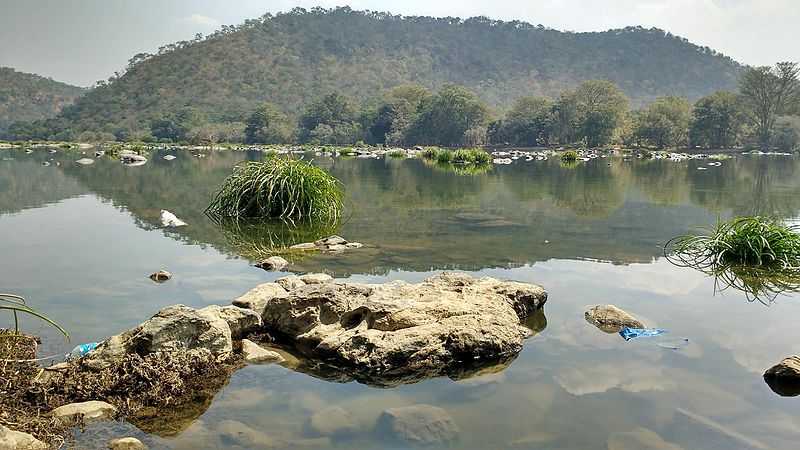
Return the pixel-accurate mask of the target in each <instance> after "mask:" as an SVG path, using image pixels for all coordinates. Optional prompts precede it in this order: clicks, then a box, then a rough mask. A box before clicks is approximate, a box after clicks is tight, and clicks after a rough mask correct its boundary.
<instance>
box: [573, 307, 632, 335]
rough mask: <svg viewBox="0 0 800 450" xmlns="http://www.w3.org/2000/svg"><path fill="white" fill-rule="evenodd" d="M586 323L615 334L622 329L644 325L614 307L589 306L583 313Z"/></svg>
mask: <svg viewBox="0 0 800 450" xmlns="http://www.w3.org/2000/svg"><path fill="white" fill-rule="evenodd" d="M584 317H585V318H586V321H587V322H589V323H591V324H592V325H594V326H596V327H597V328H599V329H600V330H602V331H605V332H606V333H617V332H619V330H621V329H622V328H624V327H629V328H644V324H643V323H642V322H640V321H639V320H638V319H636V318H635V317H633V316H632V315H630V314H628V313H627V312H625V311H623V310H621V309H619V308H617V307H616V306H614V305H596V306H590V307H589V309H587V310H586V313H584Z"/></svg>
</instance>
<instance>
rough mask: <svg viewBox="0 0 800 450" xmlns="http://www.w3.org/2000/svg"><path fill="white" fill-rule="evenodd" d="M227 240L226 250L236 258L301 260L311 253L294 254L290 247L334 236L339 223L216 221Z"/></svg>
mask: <svg viewBox="0 0 800 450" xmlns="http://www.w3.org/2000/svg"><path fill="white" fill-rule="evenodd" d="M212 220H214V221H215V223H216V224H217V225H218V226H219V228H220V231H221V232H222V234H223V236H224V237H225V240H226V242H225V246H226V248H229V249H231V251H233V252H234V253H235V254H236V256H240V257H242V258H245V259H248V260H250V261H259V260H262V259H264V258H267V257H269V256H272V255H276V254H283V255H289V256H293V257H294V258H292V259H297V258H300V257H303V256H310V255H311V253H310V252H304V251H290V250H289V247H291V246H292V245H295V244H300V243H304V242H314V241H317V240H319V239H321V238H323V237H326V236H330V235H333V234H335V233H336V232H337V230H338V229H339V224H338V223H334V224H305V223H288V222H282V221H264V220H235V219H223V218H217V219H212Z"/></svg>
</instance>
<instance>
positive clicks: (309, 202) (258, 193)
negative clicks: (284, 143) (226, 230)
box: [206, 157, 344, 223]
mask: <svg viewBox="0 0 800 450" xmlns="http://www.w3.org/2000/svg"><path fill="white" fill-rule="evenodd" d="M343 201H344V189H343V187H342V184H341V182H339V180H337V179H336V178H334V177H333V176H331V175H330V174H329V173H327V172H326V171H324V170H322V169H320V168H319V167H315V166H313V165H311V164H310V163H309V162H307V161H304V160H300V159H290V158H283V157H272V158H269V159H267V160H265V161H248V162H245V163H242V164H239V165H237V166H236V167H234V170H233V174H231V175H230V176H229V177H228V178H227V179H226V180H225V181H224V182H223V184H222V186H221V187H220V189H219V191H218V192H217V194H216V196H215V197H214V199H213V200H212V202H211V204H210V205H209V206H208V208H206V213H208V214H209V215H211V216H216V217H221V218H232V219H249V218H261V219H282V220H289V221H304V222H312V223H334V222H337V221H339V219H340V218H341V215H342V208H343Z"/></svg>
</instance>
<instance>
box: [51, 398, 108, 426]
mask: <svg viewBox="0 0 800 450" xmlns="http://www.w3.org/2000/svg"><path fill="white" fill-rule="evenodd" d="M50 414H51V415H52V416H53V417H54V418H55V419H58V420H61V421H67V422H76V421H83V422H94V421H98V420H109V419H111V418H113V417H114V416H115V415H116V414H117V408H116V407H115V406H114V405H111V404H109V403H106V402H100V401H96V400H92V401H88V402H82V403H70V404H69V405H64V406H59V407H58V408H56V409H54V410H53V411H52V412H51V413H50Z"/></svg>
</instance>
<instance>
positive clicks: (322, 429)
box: [305, 406, 359, 437]
mask: <svg viewBox="0 0 800 450" xmlns="http://www.w3.org/2000/svg"><path fill="white" fill-rule="evenodd" d="M305 429H306V432H307V433H308V434H310V435H312V436H330V437H342V436H348V435H352V434H356V433H358V431H359V427H358V424H357V423H356V421H355V419H354V418H353V415H352V414H350V412H348V411H346V410H345V409H343V408H341V407H339V406H331V407H328V408H325V409H323V410H321V411H317V412H315V413H314V414H312V415H311V417H309V418H308V421H306V425H305Z"/></svg>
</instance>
